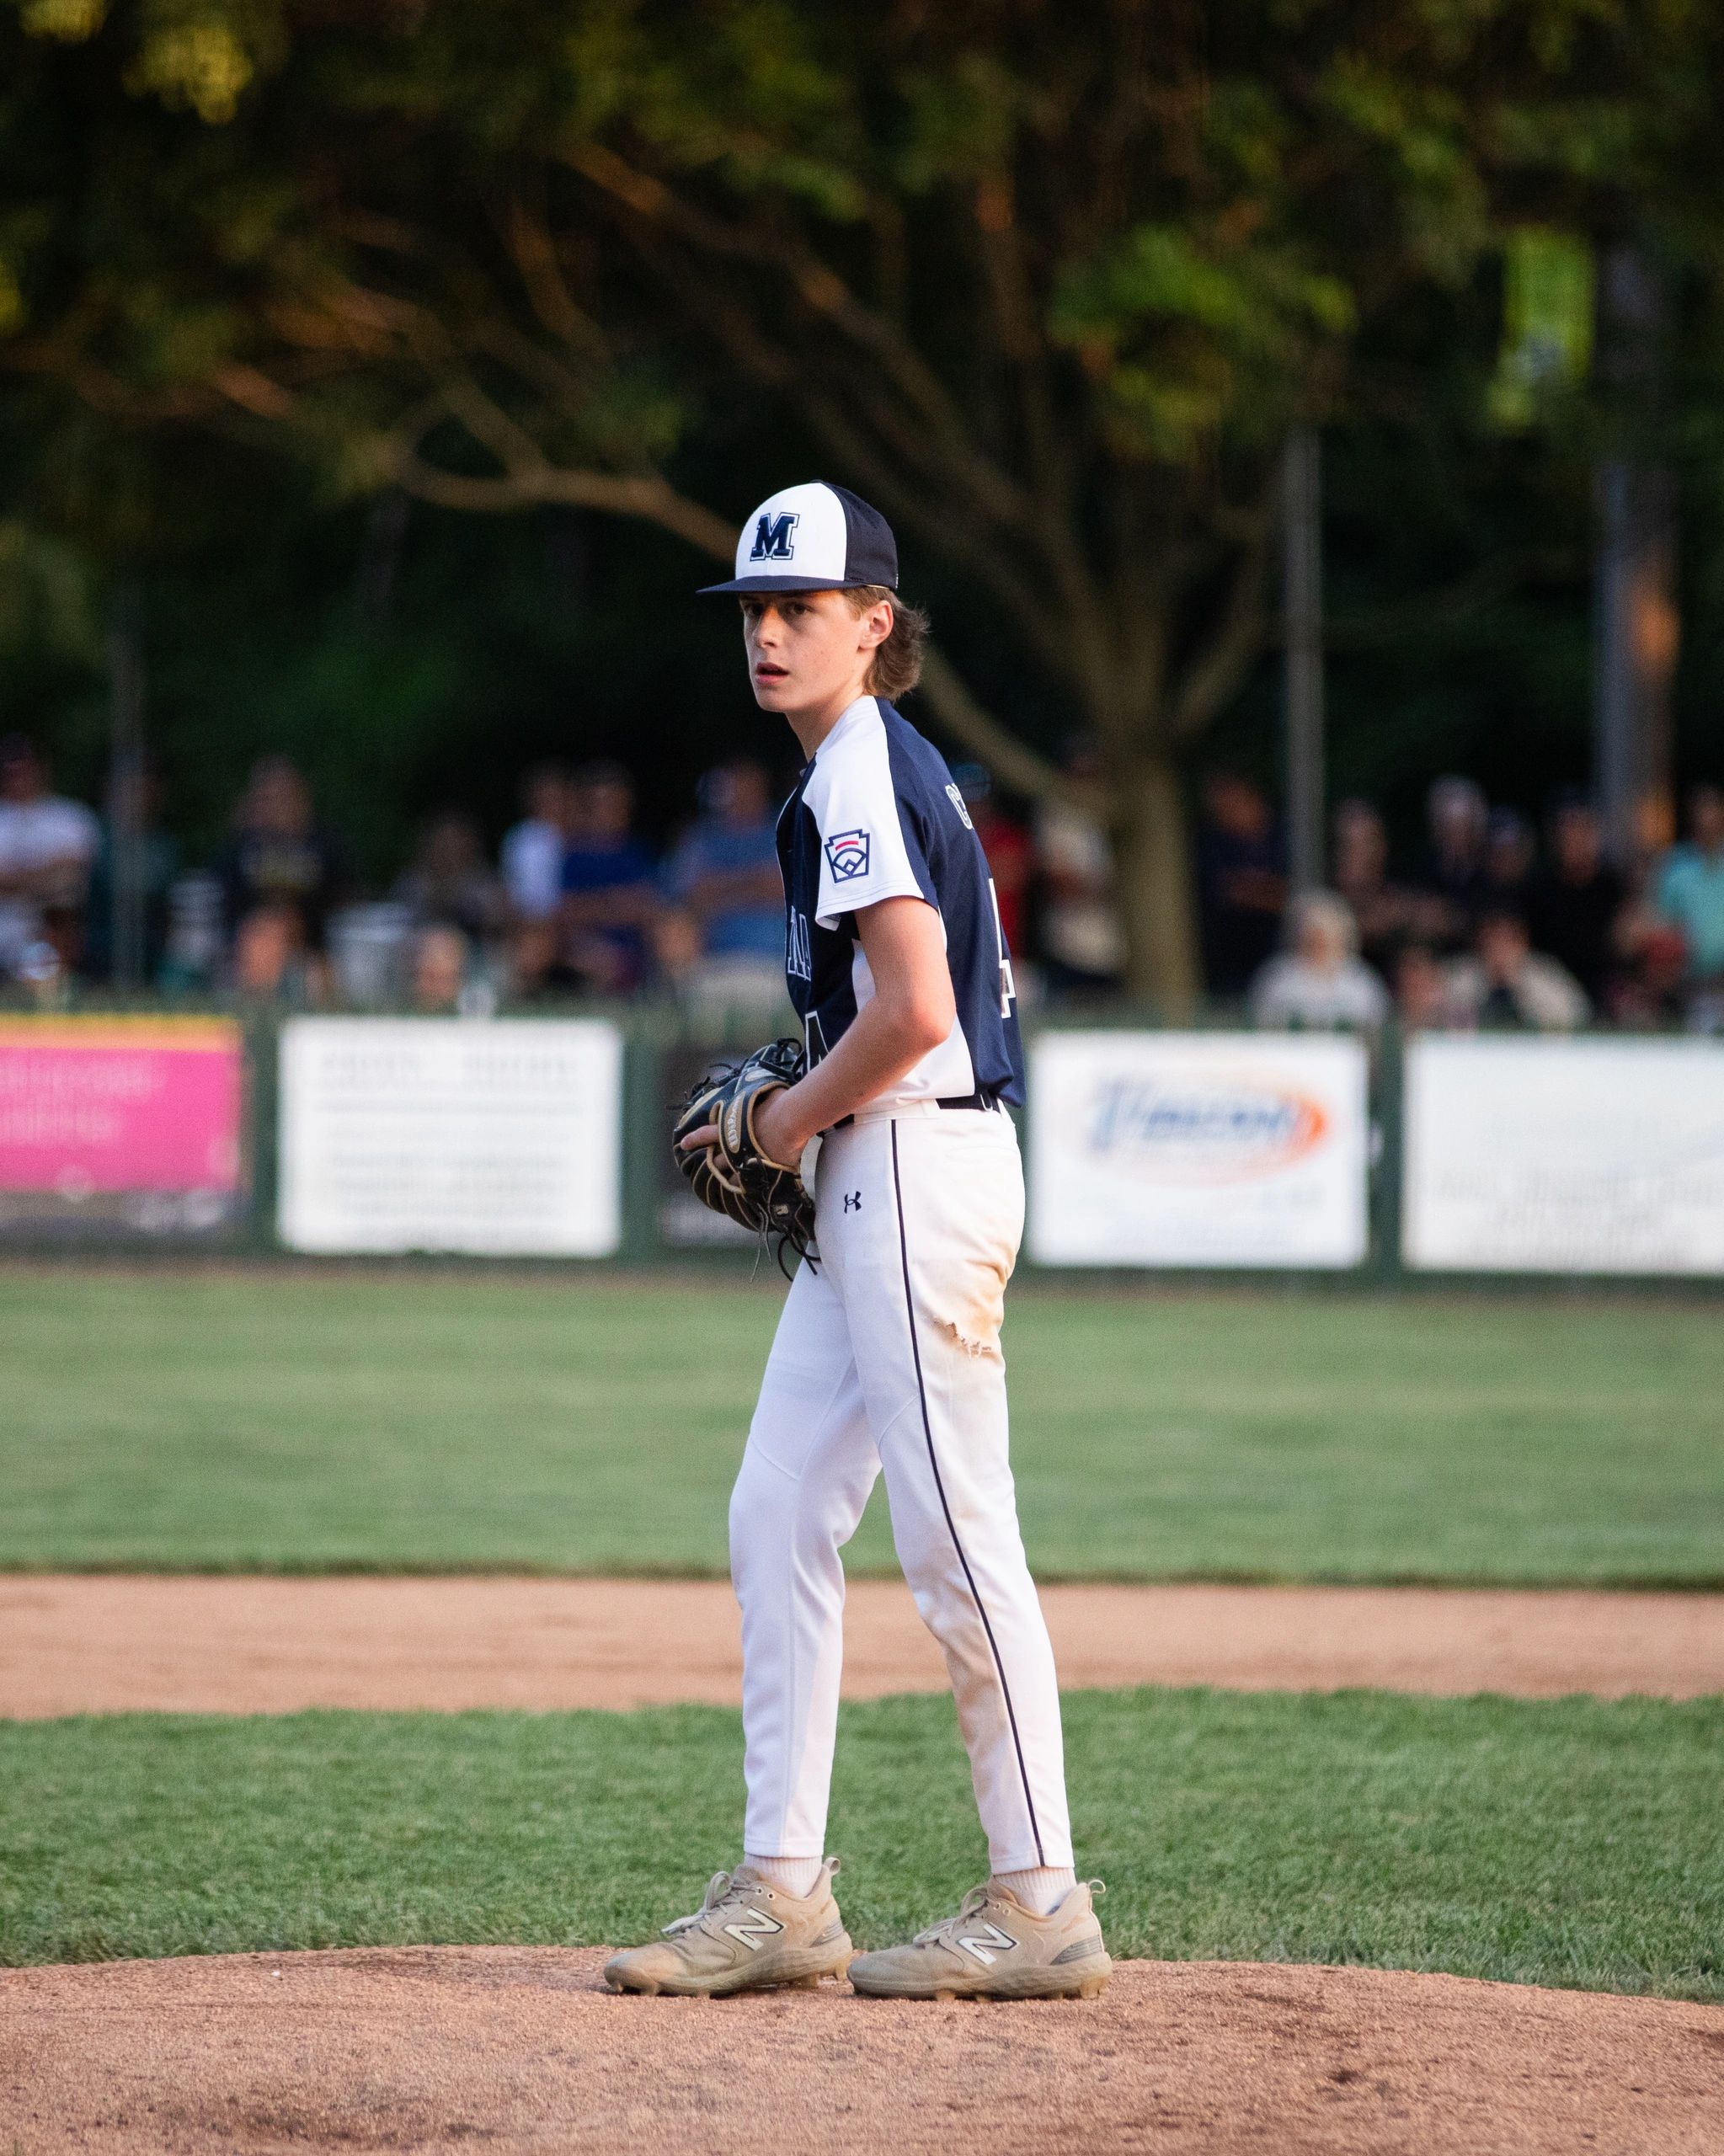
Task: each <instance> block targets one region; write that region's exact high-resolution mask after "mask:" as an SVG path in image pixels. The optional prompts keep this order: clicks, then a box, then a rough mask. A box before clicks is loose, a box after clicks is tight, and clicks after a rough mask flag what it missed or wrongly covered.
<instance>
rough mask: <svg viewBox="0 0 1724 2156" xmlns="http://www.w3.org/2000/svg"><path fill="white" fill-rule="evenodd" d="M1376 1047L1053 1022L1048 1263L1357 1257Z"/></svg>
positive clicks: (1038, 1193) (1037, 1073)
mask: <svg viewBox="0 0 1724 2156" xmlns="http://www.w3.org/2000/svg"><path fill="white" fill-rule="evenodd" d="M1365 1077H1366V1073H1365V1053H1364V1049H1363V1048H1362V1047H1361V1046H1360V1044H1359V1043H1358V1042H1357V1041H1355V1040H1350V1039H1338V1038H1328V1037H1321V1038H1320V1037H1317V1036H1315V1035H1311V1034H1278V1033H1102V1032H1096V1033H1046V1034H1043V1036H1042V1038H1040V1039H1038V1041H1037V1042H1036V1043H1034V1045H1033V1049H1032V1050H1031V1056H1030V1085H1029V1100H1030V1139H1029V1171H1030V1219H1029V1238H1028V1248H1029V1254H1030V1256H1031V1257H1033V1258H1034V1259H1036V1260H1037V1262H1038V1263H1040V1264H1043V1265H1145V1266H1158V1265H1168V1266H1265V1267H1345V1266H1353V1265H1358V1264H1359V1263H1360V1262H1362V1261H1363V1260H1364V1256H1365V1252H1366V1249H1367V1246H1368V1227H1367V1217H1366V1164H1367V1155H1368V1151H1369V1119H1368V1116H1367V1112H1366V1091H1365Z"/></svg>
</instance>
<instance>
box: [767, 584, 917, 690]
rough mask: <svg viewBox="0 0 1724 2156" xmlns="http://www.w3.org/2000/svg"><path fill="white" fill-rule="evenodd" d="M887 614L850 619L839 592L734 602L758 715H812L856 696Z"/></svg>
mask: <svg viewBox="0 0 1724 2156" xmlns="http://www.w3.org/2000/svg"><path fill="white" fill-rule="evenodd" d="M891 627H892V609H891V608H890V607H889V606H887V605H885V604H881V605H880V606H872V607H870V608H869V609H868V610H867V612H866V613H863V614H860V615H858V614H857V613H854V612H852V611H851V605H850V601H849V600H847V599H846V597H845V595H844V594H843V593H842V592H841V591H793V592H780V593H777V594H775V595H773V596H771V598H760V599H745V600H743V602H742V633H743V642H744V643H745V646H746V647H747V650H748V672H749V680H750V683H751V684H752V686H753V688H754V692H755V702H756V703H757V704H759V705H760V706H761V708H762V710H764V711H780V712H798V711H812V710H814V709H816V708H818V707H819V706H821V705H822V704H825V703H828V702H831V701H832V700H834V699H835V698H837V697H841V696H846V694H851V695H859V694H860V693H861V690H862V683H863V681H864V680H866V679H867V671H868V664H869V659H870V656H871V654H872V653H873V650H874V648H875V646H876V645H877V644H878V643H882V642H883V640H884V638H886V636H887V635H888V634H889V632H890V630H891Z"/></svg>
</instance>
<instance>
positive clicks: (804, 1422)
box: [730, 1102, 1071, 1872]
mask: <svg viewBox="0 0 1724 2156" xmlns="http://www.w3.org/2000/svg"><path fill="white" fill-rule="evenodd" d="M814 1189H815V1207H816V1232H817V1235H818V1240H819V1267H818V1269H815V1268H813V1267H809V1266H806V1265H804V1266H803V1267H802V1268H801V1270H800V1271H799V1272H798V1274H797V1276H796V1279H795V1281H794V1283H793V1285H792V1287H791V1290H790V1294H789V1296H788V1298H787V1300H786V1302H785V1305H784V1311H783V1315H782V1317H781V1319H780V1321H779V1325H778V1331H777V1337H776V1338H775V1340H774V1341H773V1343H772V1353H771V1358H770V1359H769V1361H768V1363H767V1364H766V1378H765V1380H764V1382H763V1384H762V1385H761V1398H760V1405H759V1406H758V1407H757V1408H756V1409H755V1417H754V1422H753V1424H752V1426H751V1427H750V1432H749V1440H748V1447H747V1449H746V1451H745V1454H744V1455H743V1461H742V1468H741V1471H740V1473H739V1476H738V1477H737V1481H736V1488H735V1492H734V1496H733V1497H732V1499H731V1505H730V1565H731V1577H732V1578H733V1580H734V1582H735V1586H736V1594H737V1599H738V1601H739V1603H740V1604H741V1605H742V1646H743V1724H744V1731H745V1737H746V1758H745V1774H746V1777H747V1782H748V1815H747V1821H746V1828H745V1834H744V1838H743V1839H744V1847H745V1849H747V1850H748V1851H749V1853H750V1854H752V1855H755V1856H784V1857H822V1856H824V1855H825V1853H826V1841H825V1835H826V1803H827V1793H828V1788H829V1785H830V1780H831V1773H832V1747H833V1740H834V1736H835V1728H836V1723H837V1716H838V1676H839V1665H840V1662H841V1659H842V1655H843V1636H842V1635H843V1616H844V1567H843V1564H842V1562H841V1559H840V1556H839V1551H840V1550H841V1549H842V1547H843V1545H844V1544H845V1543H846V1542H847V1541H848V1540H850V1537H851V1534H854V1533H855V1531H856V1527H857V1522H858V1521H859V1520H860V1519H861V1518H862V1508H863V1506H864V1505H865V1504H866V1503H867V1498H868V1492H870V1491H871V1490H872V1489H873V1486H874V1478H875V1477H876V1476H878V1474H879V1473H880V1471H881V1470H882V1468H883V1469H884V1470H885V1475H886V1492H887V1496H888V1497H889V1500H890V1503H891V1508H892V1534H893V1540H894V1542H895V1544H896V1545H897V1550H898V1557H899V1563H900V1564H902V1566H903V1567H904V1572H905V1577H906V1579H907V1580H908V1581H909V1582H910V1590H911V1593H913V1595H914V1596H915V1604H916V1608H917V1609H918V1610H920V1612H921V1616H922V1620H923V1622H924V1623H925V1624H926V1625H927V1626H928V1628H929V1630H931V1632H932V1633H933V1634H934V1636H935V1637H936V1638H937V1640H938V1641H939V1642H940V1645H941V1646H942V1648H943V1650H944V1651H945V1656H946V1666H947V1669H948V1670H949V1671H950V1672H951V1675H952V1685H953V1691H954V1692H955V1694H957V1700H958V1723H959V1726H960V1728H961V1729H962V1731H963V1741H964V1744H965V1747H966V1748H967V1749H968V1751H969V1761H970V1773H971V1777H972V1780H973V1781H974V1787H975V1795H976V1803H977V1806H978V1807H979V1811H980V1812H981V1818H982V1825H983V1828H984V1829H985V1832H986V1834H987V1838H988V1849H989V1855H990V1861H991V1864H992V1866H993V1869H994V1870H995V1871H996V1872H1001V1871H1025V1870H1030V1869H1031V1868H1032V1867H1035V1866H1048V1865H1055V1866H1063V1865H1070V1862H1071V1838H1070V1824H1069V1822H1068V1819H1067V1815H1066V1806H1065V1766H1064V1761H1063V1757H1062V1747H1061V1739H1060V1730H1059V1692H1058V1689H1057V1687H1056V1684H1055V1680H1054V1656H1053V1651H1052V1649H1051V1647H1050V1646H1049V1642H1048V1631H1047V1626H1046V1625H1045V1624H1044V1622H1043V1617H1042V1611H1041V1605H1040V1604H1039V1603H1038V1600H1037V1598H1036V1590H1035V1585H1034V1582H1033V1581H1032V1579H1031V1578H1030V1575H1029V1568H1028V1566H1027V1564H1026V1562H1025V1561H1024V1554H1023V1543H1022V1538H1021V1537H1020V1535H1019V1533H1018V1527H1017V1499H1016V1495H1015V1493H1014V1491H1013V1488H1012V1481H1011V1465H1010V1464H1009V1461H1008V1458H1007V1446H1006V1365H1005V1361H1004V1358H1003V1357H1002V1355H1001V1348H1000V1322H1001V1315H1002V1314H1003V1306H1004V1299H1005V1292H1006V1280H1007V1279H1008V1278H1009V1277H1010V1275H1011V1268H1012V1266H1013V1265H1014V1263H1015V1262H1016V1261H1017V1246H1018V1241H1019V1238H1020V1236H1021V1235H1022V1231H1023V1171H1022V1165H1021V1163H1020V1161H1019V1158H1018V1150H1017V1134H1016V1133H1015V1131H1014V1130H1013V1129H1012V1125H1011V1118H1010V1117H1009V1116H1007V1115H1006V1114H1005V1113H1003V1112H1000V1111H994V1110H983V1109H963V1108H959V1109H942V1108H940V1107H937V1105H936V1104H935V1103H933V1102H917V1103H915V1104H914V1105H913V1106H905V1105H904V1104H901V1103H900V1104H899V1105H897V1106H895V1107H892V1108H890V1109H887V1110H883V1111H879V1112H877V1113H873V1114H872V1115H871V1114H869V1113H867V1111H864V1112H863V1113H862V1115H861V1116H859V1117H858V1118H857V1120H856V1121H855V1122H854V1123H851V1124H850V1125H848V1126H847V1127H846V1128H845V1129H841V1130H837V1131H834V1132H832V1133H830V1134H829V1135H828V1136H827V1137H826V1138H825V1140H824V1141H823V1143H822V1145H821V1148H820V1151H819V1159H818V1162H817V1164H816V1166H815V1168H814Z"/></svg>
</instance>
